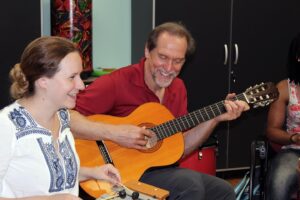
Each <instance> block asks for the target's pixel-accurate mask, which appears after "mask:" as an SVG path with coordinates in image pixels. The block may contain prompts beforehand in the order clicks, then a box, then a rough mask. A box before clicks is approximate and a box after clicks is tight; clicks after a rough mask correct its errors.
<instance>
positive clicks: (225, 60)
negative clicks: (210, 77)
mask: <svg viewBox="0 0 300 200" xmlns="http://www.w3.org/2000/svg"><path fill="white" fill-rule="evenodd" d="M227 61H228V46H227V44H224V65H227Z"/></svg>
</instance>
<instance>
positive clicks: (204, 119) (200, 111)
mask: <svg viewBox="0 0 300 200" xmlns="http://www.w3.org/2000/svg"><path fill="white" fill-rule="evenodd" d="M199 114H200V116H201V118H202V121H203V122H204V121H205V119H204V117H203V115H202V113H201V110H200V112H199Z"/></svg>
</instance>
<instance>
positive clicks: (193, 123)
mask: <svg viewBox="0 0 300 200" xmlns="http://www.w3.org/2000/svg"><path fill="white" fill-rule="evenodd" d="M189 118H190V120H191V122H192V125H191V126H190V127H194V126H195V125H196V123H195V121H194V119H193V117H192V116H191V115H189Z"/></svg>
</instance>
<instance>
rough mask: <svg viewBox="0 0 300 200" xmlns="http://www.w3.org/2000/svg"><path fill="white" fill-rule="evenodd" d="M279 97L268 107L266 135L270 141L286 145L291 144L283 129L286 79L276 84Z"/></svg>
mask: <svg viewBox="0 0 300 200" xmlns="http://www.w3.org/2000/svg"><path fill="white" fill-rule="evenodd" d="M277 88H278V91H279V97H278V99H277V100H276V101H274V102H273V103H272V104H271V105H270V108H269V112H268V120H267V128H266V136H267V137H268V139H269V140H270V141H271V142H274V143H277V144H280V145H288V144H291V141H290V135H289V134H287V132H286V131H285V130H284V129H283V127H284V122H285V118H286V108H287V104H288V102H289V91H288V82H287V80H282V81H280V82H279V83H278V84H277Z"/></svg>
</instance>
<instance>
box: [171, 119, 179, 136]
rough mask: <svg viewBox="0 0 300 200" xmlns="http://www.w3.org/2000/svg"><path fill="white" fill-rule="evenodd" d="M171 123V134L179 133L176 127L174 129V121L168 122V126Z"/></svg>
mask: <svg viewBox="0 0 300 200" xmlns="http://www.w3.org/2000/svg"><path fill="white" fill-rule="evenodd" d="M171 123H172V125H171V127H172V130H173V132H174V133H177V132H179V131H178V130H177V127H176V124H175V121H170V124H171Z"/></svg>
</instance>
